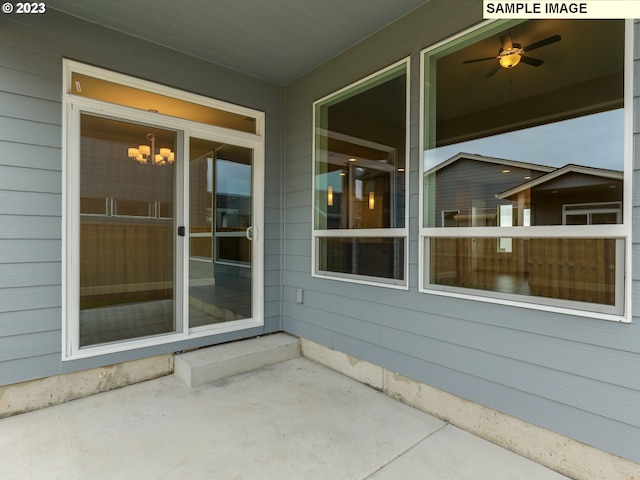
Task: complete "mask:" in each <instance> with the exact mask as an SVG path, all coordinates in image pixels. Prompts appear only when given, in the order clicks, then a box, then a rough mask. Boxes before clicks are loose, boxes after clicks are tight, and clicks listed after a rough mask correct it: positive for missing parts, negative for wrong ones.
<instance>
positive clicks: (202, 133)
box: [61, 59, 265, 361]
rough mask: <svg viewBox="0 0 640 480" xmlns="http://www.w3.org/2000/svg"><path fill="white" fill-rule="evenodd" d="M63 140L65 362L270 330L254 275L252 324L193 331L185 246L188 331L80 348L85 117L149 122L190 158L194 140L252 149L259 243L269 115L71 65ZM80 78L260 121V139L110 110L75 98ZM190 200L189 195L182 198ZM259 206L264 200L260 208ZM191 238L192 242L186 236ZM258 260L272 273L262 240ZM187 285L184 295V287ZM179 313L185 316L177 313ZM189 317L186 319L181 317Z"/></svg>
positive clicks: (180, 177)
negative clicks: (74, 81)
mask: <svg viewBox="0 0 640 480" xmlns="http://www.w3.org/2000/svg"><path fill="white" fill-rule="evenodd" d="M62 67H63V82H62V84H63V94H62V101H63V119H62V126H63V140H62V158H63V162H62V198H63V215H62V265H63V267H62V309H61V310H62V360H63V361H68V360H76V359H80V358H89V357H95V356H98V355H105V354H112V353H117V352H123V351H128V350H134V349H141V348H145V347H150V346H156V345H162V344H168V343H174V342H178V341H184V340H190V339H195V338H201V337H206V336H214V335H218V334H222V333H227V332H232V331H240V330H244V329H249V328H255V327H261V326H263V325H264V278H263V275H254V277H255V278H254V282H253V288H254V289H256V292H257V294H256V297H255V298H256V302H255V308H254V311H253V316H252V318H249V319H241V320H236V321H233V322H222V323H218V324H213V325H210V326H206V327H194V328H189V325H188V320H189V311H188V310H189V304H188V303H189V302H188V301H187V299H188V288H189V285H188V281H187V280H186V279H188V278H189V256H188V255H189V248H188V246H187V240H185V241H184V242H178V244H180V243H181V244H182V245H178V246H177V248H176V273H175V275H176V292H175V300H176V304H177V305H180V306H181V311H180V315H177V317H176V320H178V321H180V320H181V322H182V323H181V325H180V326H178V327H177V328H176V330H177V331H176V332H171V333H168V334H164V335H156V336H150V337H142V338H139V339H136V338H134V339H131V340H122V341H118V342H114V343H107V344H99V345H96V346H87V347H82V348H80V346H79V344H78V338H79V301H80V293H79V292H80V277H79V275H80V274H79V251H80V245H79V241H80V233H79V226H80V205H79V204H80V202H79V198H80V172H79V168H78V166H79V162H80V147H79V145H80V142H79V139H80V116H81V114H82V113H86V114H89V115H98V116H105V117H110V118H114V119H118V120H123V121H131V122H138V123H148V124H150V125H155V126H158V127H161V128H166V129H168V130H174V131H176V132H178V133H177V145H178V147H179V148H180V151H181V152H185V154H186V153H188V152H189V139H190V138H191V137H195V138H200V139H205V140H207V139H209V140H212V141H223V142H228V143H232V144H234V145H238V146H241V147H246V148H250V149H252V150H253V152H254V172H253V175H254V187H253V192H252V193H253V196H254V207H258V206H260V208H254V212H253V225H254V227H255V229H254V238H256V239H257V238H258V235H260V236H261V235H262V230H263V229H264V228H263V226H264V211H263V208H262V204H263V202H262V200H261V199H262V198H264V159H265V138H264V135H265V127H264V125H265V121H264V116H265V114H264V112H261V111H258V110H253V109H250V108H246V107H242V106H238V105H234V104H231V103H226V102H222V101H219V100H215V99H212V98H209V97H204V96H201V95H197V94H193V93H189V92H185V91H182V90H178V89H175V88H171V87H166V86H164V85H160V84H157V83H154V82H150V81H146V80H141V79H139V78H135V77H130V76H128V75H124V74H120V73H116V72H113V71H110V70H105V69H102V68H98V67H94V66H90V65H86V64H83V63H80V62H76V61H72V60H68V59H63V62H62ZM73 72H77V73H82V74H85V75H89V76H93V77H96V78H101V79H103V80H107V81H110V82H114V83H118V84H121V85H126V86H130V87H134V88H138V89H141V90H145V91H148V92H152V93H157V94H160V95H164V96H169V97H173V98H176V99H180V100H184V101H187V102H191V103H195V104H200V105H205V106H209V107H213V108H217V109H220V110H225V111H228V112H232V113H236V114H239V115H244V116H247V117H251V118H255V120H256V133H255V134H252V133H246V132H241V131H235V130H231V129H228V128H223V127H217V126H213V125H207V124H201V123H198V122H195V121H191V120H185V119H181V118H176V117H169V116H165V115H161V114H158V113H154V112H147V111H143V110H140V109H136V108H132V107H127V106H122V105H116V104H111V103H107V102H104V101H100V100H95V99H92V98H87V97H82V96H78V95H74V94H73V93H72V88H71V74H72V73H73ZM181 164H182V168H181V169H178V170H177V171H176V176H177V180H176V181H177V183H178V185H179V186H180V188H181V190H182V191H183V192H188V191H189V165H188V162H181ZM180 197H181V196H180V195H179V194H178V203H179V205H178V208H177V212H178V215H182V218H177V219H176V224H177V225H189V218H188V216H189V211H188V208H185V207H184V205H182V203H184V202H181V200H180ZM182 197H183V196H182ZM256 199H260V200H259V201H257V202H256ZM111 208H113V206H111ZM185 239H188V237H185ZM254 252H255V258H254V259H253V265H254V266H255V271H256V272H263V271H264V244H263V242H262V239H260V241H258V242H256V247H255V250H254ZM180 286H182V288H180ZM176 313H178V312H176ZM180 317H181V318H180Z"/></svg>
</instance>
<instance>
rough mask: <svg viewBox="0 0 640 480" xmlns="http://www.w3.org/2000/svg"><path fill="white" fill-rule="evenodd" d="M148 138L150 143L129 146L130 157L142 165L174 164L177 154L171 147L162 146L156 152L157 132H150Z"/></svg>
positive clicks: (159, 165) (160, 165)
mask: <svg viewBox="0 0 640 480" xmlns="http://www.w3.org/2000/svg"><path fill="white" fill-rule="evenodd" d="M147 140H149V141H150V142H151V146H149V145H140V146H138V148H136V147H129V150H128V155H129V158H131V159H133V160H135V161H136V162H138V163H140V164H141V165H154V166H158V167H162V166H164V165H172V164H173V162H174V160H175V154H174V153H173V152H172V151H171V149H170V148H161V149H160V150H159V151H158V153H156V134H155V133H148V134H147Z"/></svg>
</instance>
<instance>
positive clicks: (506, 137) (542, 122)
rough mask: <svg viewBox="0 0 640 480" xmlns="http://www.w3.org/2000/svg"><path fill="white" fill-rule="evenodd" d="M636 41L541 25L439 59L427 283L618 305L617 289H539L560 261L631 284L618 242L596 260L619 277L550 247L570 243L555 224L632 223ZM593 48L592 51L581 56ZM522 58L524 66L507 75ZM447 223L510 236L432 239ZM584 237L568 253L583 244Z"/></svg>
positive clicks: (619, 26)
mask: <svg viewBox="0 0 640 480" xmlns="http://www.w3.org/2000/svg"><path fill="white" fill-rule="evenodd" d="M603 38H606V39H607V42H602V39H603ZM605 43H606V45H605ZM624 46H625V22H624V21H622V20H603V21H585V20H561V21H557V20H532V21H511V22H506V21H500V22H493V23H491V24H488V25H484V26H483V27H481V28H478V29H476V30H474V31H473V32H471V33H469V34H467V35H465V36H463V37H461V38H458V39H456V41H454V42H451V43H449V44H445V45H442V46H440V47H437V48H435V49H431V50H427V51H426V52H425V56H424V69H425V71H424V75H425V76H424V78H425V95H424V99H425V101H424V109H425V110H424V119H425V121H424V125H425V129H424V132H423V134H424V147H425V148H424V152H423V165H422V167H423V172H424V176H423V187H424V188H423V193H424V195H423V199H422V201H423V206H424V208H423V212H424V218H423V230H422V234H423V236H424V238H425V241H426V243H425V245H426V248H427V249H428V250H427V251H428V252H429V254H427V255H426V256H425V260H426V261H427V265H429V268H428V269H427V270H428V272H425V284H426V285H429V286H430V287H434V288H436V286H437V285H448V286H453V287H463V288H469V289H474V290H488V291H494V292H500V293H509V294H520V295H527V296H530V297H537V296H540V297H549V298H554V299H555V298H557V299H562V300H575V301H579V302H583V301H584V302H595V303H600V304H602V305H607V306H610V305H614V303H615V302H614V300H615V299H616V298H618V297H615V295H613V294H611V295H609V296H602V295H599V294H598V295H592V296H591V297H589V299H586V300H585V299H583V298H582V297H581V298H578V297H580V295H574V294H566V295H565V294H556V293H550V291H546V290H545V291H541V290H539V289H538V290H536V289H533V288H532V285H533V284H534V283H535V282H537V281H539V278H540V277H539V275H538V274H537V273H534V265H536V264H537V263H536V262H538V261H541V260H542V258H541V257H545V256H546V257H547V258H552V259H553V262H555V263H556V264H557V266H558V268H559V269H560V270H562V268H564V269H565V272H566V270H567V269H568V268H569V266H570V265H571V268H574V267H575V269H576V271H577V270H580V271H581V272H582V274H581V275H583V281H586V282H591V283H592V284H593V288H594V291H600V290H603V289H604V290H607V291H608V292H610V291H611V290H612V289H615V288H622V283H623V279H622V275H623V271H622V269H621V268H619V266H618V267H616V265H619V263H618V264H616V261H619V260H620V259H621V257H622V256H623V253H622V252H621V251H619V252H618V254H617V255H618V256H617V258H616V261H613V262H612V263H610V264H607V266H605V265H604V263H605V257H606V258H613V257H615V255H613V253H611V252H613V251H614V247H613V245H620V244H618V243H616V242H615V240H611V241H610V242H608V243H607V247H603V250H602V252H604V253H602V255H599V256H598V257H595V258H597V261H598V262H600V266H599V269H597V272H602V271H604V270H606V269H607V268H609V266H610V265H613V267H612V268H614V270H615V271H614V273H611V272H609V273H608V274H607V276H606V278H605V277H604V276H602V274H601V273H597V272H596V270H594V269H592V268H591V267H589V268H587V262H590V261H593V259H589V260H586V259H584V260H581V259H580V256H571V260H569V257H568V256H566V255H565V256H560V255H555V256H554V255H553V254H551V253H549V255H547V253H545V249H549V251H550V252H551V251H553V249H554V248H555V245H556V243H557V242H558V241H559V240H556V239H554V238H553V237H555V236H560V235H562V234H561V233H559V230H558V229H557V228H555V229H554V227H555V226H563V225H564V226H567V225H575V226H578V225H593V226H595V225H600V224H609V225H619V224H622V222H623V210H624V206H623V190H624V184H623V178H624V173H623V172H624V128H625V127H624V50H625V48H624ZM584 47H588V48H587V50H588V52H589V55H588V56H582V55H573V54H570V52H575V51H576V48H584ZM496 52H500V53H498V54H496ZM508 54H509V55H513V56H514V58H516V57H517V60H518V61H519V62H516V64H515V66H513V65H512V66H511V67H510V68H505V67H504V65H502V64H503V63H505V62H506V59H505V58H503V57H506V56H507V55H508ZM461 92H464V94H461ZM442 227H446V228H448V229H451V228H455V227H495V228H496V229H506V228H509V232H510V233H509V234H508V235H503V234H500V235H495V236H491V235H490V234H489V233H488V232H483V235H486V238H484V237H482V235H479V236H477V237H474V238H470V237H469V236H468V235H465V237H466V238H458V239H456V238H453V237H454V236H451V235H450V234H451V233H452V232H448V234H449V235H447V237H448V238H447V239H444V238H442V239H436V238H431V240H428V237H430V236H433V235H439V234H438V233H437V232H438V230H440V229H441V228H442ZM512 227H527V229H525V230H517V229H515V231H514V229H513V228H512ZM535 228H538V229H542V230H534V231H536V233H535V235H534V236H535V237H548V238H546V239H545V238H535V239H531V240H529V239H527V238H526V236H528V235H529V234H527V233H526V232H527V231H528V230H529V229H535ZM541 232H543V233H541ZM594 232H595V230H594ZM621 232H622V231H621ZM602 233H605V232H604V231H602ZM606 233H607V236H609V232H606ZM531 234H533V233H531ZM576 235H577V234H576ZM622 235H623V236H624V235H626V234H625V233H624V232H622ZM590 236H596V237H597V236H598V234H595V233H592V234H591V235H590ZM483 238H484V240H483ZM584 242H586V240H580V239H575V240H572V241H569V240H567V239H565V240H564V245H573V246H575V248H578V249H582V244H583V243H584ZM443 245H447V247H446V248H445V247H444V246H443ZM534 245H535V246H536V248H534ZM447 248H448V249H450V250H448V253H447V255H444V254H443V255H440V254H437V253H436V251H441V250H443V249H444V250H447ZM444 250H443V251H444ZM605 254H606V255H605ZM576 262H577V263H576ZM505 264H510V265H511V266H512V268H511V267H510V268H505V266H504V265H505ZM616 269H617V270H616ZM560 270H559V271H560ZM549 275H550V277H548V278H547V279H546V281H547V282H556V281H558V282H560V283H562V282H563V280H561V279H559V278H555V277H554V275H556V276H557V275H560V273H557V272H556V273H549ZM510 276H511V277H512V280H513V282H509V281H505V279H508V278H509V277H510ZM534 276H536V278H534ZM463 277H464V278H465V279H466V280H464V281H462V280H460V279H461V278H463ZM499 278H500V279H501V280H500V281H498V279H499ZM452 279H455V280H452ZM468 279H482V280H481V281H480V280H477V281H476V280H468ZM513 285H519V287H518V288H514V287H513ZM612 285H613V287H612ZM614 287H615V288H614ZM561 290H562V288H561ZM605 297H606V299H605ZM616 308H617V310H615V311H616V312H618V313H619V312H620V308H622V307H621V305H619V304H616ZM603 311H613V310H606V309H604V310H603Z"/></svg>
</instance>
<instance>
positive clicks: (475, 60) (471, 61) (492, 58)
mask: <svg viewBox="0 0 640 480" xmlns="http://www.w3.org/2000/svg"><path fill="white" fill-rule="evenodd" d="M495 59H496V57H495V55H494V56H493V57H485V58H474V59H473V60H465V61H464V62H462V63H475V62H484V61H486V60H495Z"/></svg>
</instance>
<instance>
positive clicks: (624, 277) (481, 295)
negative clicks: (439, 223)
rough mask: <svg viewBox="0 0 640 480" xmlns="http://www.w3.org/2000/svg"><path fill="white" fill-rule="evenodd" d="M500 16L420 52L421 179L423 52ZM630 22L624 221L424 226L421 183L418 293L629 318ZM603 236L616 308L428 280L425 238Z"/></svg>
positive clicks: (628, 26)
mask: <svg viewBox="0 0 640 480" xmlns="http://www.w3.org/2000/svg"><path fill="white" fill-rule="evenodd" d="M501 22H505V21H504V20H488V21H484V22H481V23H480V24H478V25H475V26H473V27H471V28H469V29H466V30H464V31H462V32H460V33H458V34H457V35H454V36H452V37H449V38H447V39H445V40H443V41H441V42H438V43H437V44H434V45H431V46H429V47H427V48H425V49H423V50H422V51H421V52H420V85H421V87H420V142H419V144H420V149H419V152H420V166H419V172H420V178H421V179H422V178H423V176H424V174H425V169H424V161H423V160H422V158H423V152H424V151H425V133H424V128H425V122H426V119H425V110H426V109H425V104H426V100H427V99H426V98H425V88H424V86H425V82H426V81H427V79H426V78H425V59H426V56H427V54H428V53H429V52H430V51H432V50H435V49H436V48H439V47H442V46H444V45H447V44H451V43H453V42H455V41H457V40H459V39H461V38H462V37H464V36H466V35H468V34H470V33H472V32H474V31H476V30H478V29H480V28H483V27H486V26H488V25H491V24H496V25H498V24H499V23H501ZM634 25H635V24H634V21H633V20H632V19H627V20H626V21H625V53H624V81H625V83H624V173H623V175H624V192H623V204H624V205H625V208H624V209H623V222H622V223H621V224H617V225H585V226H582V225H575V226H560V225H554V226H528V227H466V228H463V227H457V228H455V227H454V228H440V227H437V228H435V227H434V228H426V227H425V226H424V213H425V211H424V182H423V181H422V180H421V181H419V182H418V184H419V202H418V203H419V207H418V208H419V219H420V220H419V222H420V228H419V242H418V258H419V262H418V271H419V274H418V282H419V285H418V289H419V291H420V292H422V293H426V294H430V295H438V296H444V297H452V298H460V299H468V300H474V301H481V302H487V303H494V304H499V305H507V306H515V307H524V308H529V309H534V310H543V311H548V312H554V313H561V314H569V315H575V316H581V317H589V318H596V319H602V320H609V321H615V322H622V323H630V322H631V321H632V313H631V304H632V291H631V284H632V279H631V275H630V272H631V271H632V269H631V267H632V248H631V247H632V238H631V225H632V210H633V208H632V207H633V201H632V184H633V183H632V182H633V114H634V106H633V100H634V96H633V85H634V77H633V72H634V48H633V47H634V28H635V26H634ZM438 237H442V238H446V237H455V238H474V237H484V238H498V239H499V238H503V237H508V238H603V239H616V240H618V241H617V242H616V245H617V246H616V272H617V273H616V307H617V308H618V309H619V310H620V312H615V313H608V312H599V311H594V310H596V309H597V308H598V305H596V306H595V308H594V305H593V304H580V303H579V302H575V301H568V300H556V299H552V298H547V297H529V296H525V295H515V294H503V293H500V292H495V291H484V290H474V289H469V288H462V287H448V286H441V285H435V284H432V283H430V282H429V272H430V266H429V258H430V250H429V239H430V238H438Z"/></svg>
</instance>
